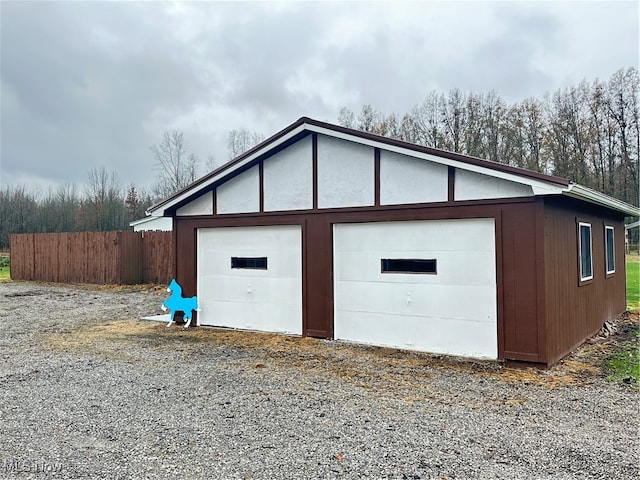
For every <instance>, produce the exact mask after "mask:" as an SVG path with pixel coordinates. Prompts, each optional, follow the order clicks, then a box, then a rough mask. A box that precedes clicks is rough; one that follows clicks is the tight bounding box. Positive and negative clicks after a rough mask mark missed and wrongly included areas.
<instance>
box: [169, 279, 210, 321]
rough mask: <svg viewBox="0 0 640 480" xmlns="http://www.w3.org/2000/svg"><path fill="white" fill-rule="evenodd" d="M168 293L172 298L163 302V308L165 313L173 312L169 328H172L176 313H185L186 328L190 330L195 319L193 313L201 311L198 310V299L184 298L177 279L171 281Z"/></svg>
mask: <svg viewBox="0 0 640 480" xmlns="http://www.w3.org/2000/svg"><path fill="white" fill-rule="evenodd" d="M167 292H170V293H171V296H170V297H169V298H168V299H166V300H165V301H164V302H162V307H161V308H162V311H164V312H166V311H167V310H171V319H170V320H169V323H168V324H167V327H170V326H171V324H172V323H173V318H174V317H175V315H176V312H184V319H185V322H186V323H185V324H184V328H189V326H190V325H191V319H192V318H193V311H194V310H195V311H196V312H199V311H200V309H199V308H198V297H190V298H183V297H182V287H181V286H180V284H179V283H178V282H176V280H175V278H174V279H172V280H171V283H170V284H169V288H167Z"/></svg>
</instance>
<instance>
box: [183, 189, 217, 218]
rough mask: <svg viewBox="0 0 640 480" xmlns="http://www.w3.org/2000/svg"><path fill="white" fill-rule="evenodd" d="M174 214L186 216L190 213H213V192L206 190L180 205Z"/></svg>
mask: <svg viewBox="0 0 640 480" xmlns="http://www.w3.org/2000/svg"><path fill="white" fill-rule="evenodd" d="M176 215H177V216H178V217H186V216H190V215H213V192H212V191H208V192H207V193H204V194H202V195H200V196H199V197H197V198H196V199H195V200H192V201H191V202H189V203H187V204H186V205H184V206H183V207H180V208H179V209H178V210H177V211H176Z"/></svg>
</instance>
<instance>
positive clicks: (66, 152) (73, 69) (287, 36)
mask: <svg viewBox="0 0 640 480" xmlns="http://www.w3.org/2000/svg"><path fill="white" fill-rule="evenodd" d="M1 8H2V16H1V17H0V18H1V22H2V24H1V38H0V40H1V67H2V68H1V69H0V74H1V88H2V91H1V94H2V96H1V120H2V122H1V129H2V131H1V146H0V162H1V163H0V183H2V184H7V183H15V182H37V181H41V182H45V183H52V184H55V183H61V182H64V181H71V182H76V183H81V182H82V181H83V179H84V177H85V175H86V172H87V171H88V170H89V169H90V168H94V167H98V166H106V167H108V168H110V169H113V170H116V171H117V172H118V173H119V174H120V176H121V177H122V180H123V183H129V182H135V183H137V184H142V185H144V184H150V183H151V182H152V180H153V159H152V156H151V153H150V151H149V147H150V145H152V144H154V143H156V142H157V141H158V140H159V139H160V136H161V134H162V131H163V130H166V129H179V130H182V131H183V132H184V134H185V140H186V145H187V148H188V149H190V150H191V151H194V152H195V153H196V154H198V155H199V156H200V157H201V158H202V159H205V158H206V157H207V156H209V155H213V156H215V157H216V159H217V160H218V161H222V160H224V159H226V150H225V145H226V136H227V133H228V131H229V130H231V129H234V128H248V129H250V130H256V131H260V132H262V133H263V134H265V135H270V134H272V133H274V132H275V131H277V130H279V129H281V128H283V127H284V126H286V125H287V124H289V123H290V122H292V121H294V120H295V119H297V118H298V117H300V116H302V115H309V116H314V117H317V118H319V119H322V120H328V121H335V120H336V117H337V114H338V111H339V109H340V107H342V106H347V107H349V108H351V109H353V110H355V111H356V112H357V111H359V109H360V107H361V106H362V104H364V103H370V104H372V105H373V106H374V107H376V108H378V109H379V110H382V111H385V112H391V111H395V112H396V113H403V112H405V111H407V110H409V109H410V108H411V107H412V106H413V105H415V104H417V103H419V102H421V101H422V99H423V98H424V97H425V95H426V94H427V93H428V92H429V91H430V90H433V89H436V90H439V91H442V92H447V91H448V90H450V89H452V88H460V89H463V90H471V91H474V92H478V93H479V92H486V91H490V90H494V91H496V92H497V93H498V94H499V95H500V96H502V97H503V98H504V99H506V100H507V101H517V100H520V99H523V98H526V97H528V96H541V95H542V94H543V93H544V92H545V91H554V90H556V89H558V88H562V87H563V86H565V85H568V84H573V83H577V82H579V81H580V80H581V79H582V78H587V79H588V80H593V79H595V78H596V77H599V78H608V76H610V75H611V74H612V73H613V72H614V71H615V70H617V69H619V68H623V67H628V66H631V65H637V61H638V47H637V43H638V42H637V39H638V5H637V4H636V3H634V2H621V3H620V2H601V3H600V2H590V3H578V2H568V3H562V2H560V3H548V2H542V3H539V2H536V3H527V2H524V3H523V2H518V3H507V2H496V3H492V2H486V3H485V2H483V3H480V2H472V3H463V2H455V3H448V2H443V3H439V2H424V3H373V4H369V3H324V2H321V3H315V2H314V3H302V2H301V3H262V2H260V3H246V2H237V3H236V2H232V3H223V2H212V3H201V2H192V3H137V2H136V3H129V2H85V3H76V2H69V3H68V2H60V3H58V2H43V3H39V2H38V3H36V2H15V3H14V2H3V3H2V5H1Z"/></svg>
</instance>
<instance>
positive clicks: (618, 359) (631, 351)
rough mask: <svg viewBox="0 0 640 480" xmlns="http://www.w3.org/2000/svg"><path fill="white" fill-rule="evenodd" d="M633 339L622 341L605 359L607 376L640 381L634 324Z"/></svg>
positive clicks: (637, 344)
mask: <svg viewBox="0 0 640 480" xmlns="http://www.w3.org/2000/svg"><path fill="white" fill-rule="evenodd" d="M634 336H635V340H631V341H627V342H623V343H621V344H620V345H619V347H618V349H616V350H617V351H616V352H615V353H614V354H613V355H611V357H609V359H608V360H607V378H608V379H609V380H611V381H617V380H622V381H624V382H626V383H635V384H636V385H637V384H638V383H640V344H639V343H638V340H639V339H640V338H639V337H638V327H637V325H636V330H635V335H634Z"/></svg>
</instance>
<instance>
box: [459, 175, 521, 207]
mask: <svg viewBox="0 0 640 480" xmlns="http://www.w3.org/2000/svg"><path fill="white" fill-rule="evenodd" d="M532 195H533V188H531V186H530V185H524V184H522V183H517V182H512V181H510V180H505V179H503V178H497V177H492V176H489V175H483V174H481V173H476V172H470V171H468V170H463V169H460V168H456V171H455V194H454V199H455V200H458V201H460V200H484V199H490V198H512V197H529V196H532Z"/></svg>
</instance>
